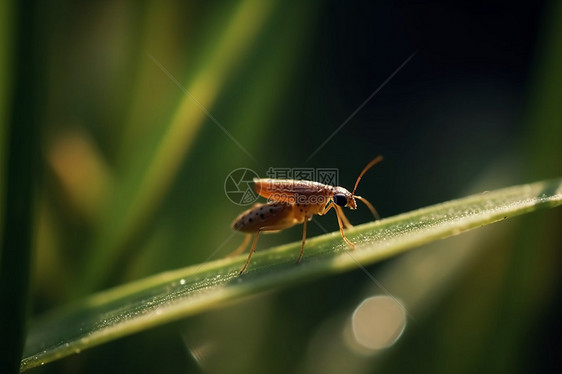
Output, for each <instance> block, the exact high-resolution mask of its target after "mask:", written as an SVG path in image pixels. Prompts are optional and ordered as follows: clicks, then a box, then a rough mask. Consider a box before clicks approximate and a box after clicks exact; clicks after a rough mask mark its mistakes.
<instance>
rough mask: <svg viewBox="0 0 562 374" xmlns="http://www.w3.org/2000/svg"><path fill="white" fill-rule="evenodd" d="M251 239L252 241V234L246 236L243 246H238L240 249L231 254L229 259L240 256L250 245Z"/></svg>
mask: <svg viewBox="0 0 562 374" xmlns="http://www.w3.org/2000/svg"><path fill="white" fill-rule="evenodd" d="M250 239H252V234H246V236H245V237H244V241H243V242H242V244H240V245H239V246H238V248H236V250H235V251H234V252H232V253H231V254H229V255H228V256H227V257H233V256H236V255H239V254H240V253H242V252H244V250H245V249H246V247H247V246H248V243H250Z"/></svg>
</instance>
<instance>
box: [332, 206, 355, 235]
mask: <svg viewBox="0 0 562 374" xmlns="http://www.w3.org/2000/svg"><path fill="white" fill-rule="evenodd" d="M334 207H335V208H336V210H337V211H338V213H339V214H340V217H341V220H342V221H343V225H344V226H345V228H346V229H350V228H352V227H353V225H352V224H351V223H350V222H349V220H348V219H347V217H346V216H345V214H344V212H343V209H342V207H341V206H339V205H334Z"/></svg>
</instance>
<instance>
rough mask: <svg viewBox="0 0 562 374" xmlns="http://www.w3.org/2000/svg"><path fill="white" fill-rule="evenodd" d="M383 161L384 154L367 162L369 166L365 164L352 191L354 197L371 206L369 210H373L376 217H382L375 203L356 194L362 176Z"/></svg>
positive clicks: (368, 206)
mask: <svg viewBox="0 0 562 374" xmlns="http://www.w3.org/2000/svg"><path fill="white" fill-rule="evenodd" d="M381 161H382V156H377V157H375V158H374V159H372V160H371V162H369V163H368V164H367V166H365V167H364V168H363V171H362V172H361V174H359V176H358V177H357V181H356V182H355V187H353V192H352V193H351V196H352V197H355V198H356V199H358V200H360V201H361V202H362V203H363V204H365V205H367V208H369V210H370V211H371V213H373V216H374V217H375V219H380V216H379V213H378V212H377V210H376V209H375V207H374V206H373V204H371V203H370V202H369V201H368V200H367V199H365V198H363V197H361V196H355V190H356V189H357V186H358V185H359V181H360V180H361V178H362V177H363V175H365V173H366V172H367V171H368V170H369V169H370V168H372V167H373V166H374V165H375V164H378V163H379V162H381Z"/></svg>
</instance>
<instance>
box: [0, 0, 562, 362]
mask: <svg viewBox="0 0 562 374" xmlns="http://www.w3.org/2000/svg"><path fill="white" fill-rule="evenodd" d="M2 7H3V8H4V9H2V12H0V14H1V15H2V18H3V19H4V21H3V22H2V23H1V24H0V28H2V31H1V32H0V35H1V36H2V37H1V39H0V40H1V49H0V126H1V128H0V142H2V149H3V150H4V151H3V152H2V154H0V157H1V158H2V159H1V161H2V163H1V165H0V172H1V173H2V177H1V178H2V183H1V184H0V185H1V186H2V187H1V188H2V190H1V192H2V194H3V195H5V194H6V192H5V191H7V190H8V191H12V190H10V189H9V188H8V187H9V186H11V185H10V183H15V182H14V181H12V180H11V179H10V178H8V174H7V171H6V170H8V169H9V168H16V169H17V168H19V169H20V170H23V171H25V172H26V173H29V174H31V175H33V176H34V178H33V180H32V183H33V192H32V193H29V194H26V195H24V196H26V197H27V200H28V201H29V202H30V203H31V204H32V205H31V206H32V213H31V218H30V220H31V222H33V223H32V226H31V227H32V231H33V233H34V235H33V245H32V248H33V250H32V253H33V257H32V258H33V262H32V264H31V265H30V269H31V270H30V273H31V287H30V288H31V291H30V292H31V297H30V300H31V315H32V316H33V315H38V314H40V313H42V312H45V311H47V310H50V309H52V308H54V307H57V306H60V305H64V304H66V303H68V302H71V301H73V300H77V299H79V298H81V297H84V296H86V295H89V294H91V293H92V292H95V291H99V290H102V289H106V288H108V287H111V286H115V285H119V284H123V283H125V282H128V281H131V280H135V279H140V278H143V277H146V276H148V275H151V274H155V273H158V272H162V271H166V270H170V269H176V268H180V267H184V266H188V265H192V264H197V263H201V262H204V261H207V260H209V259H216V258H220V257H223V256H225V255H226V254H228V253H229V252H231V251H233V250H234V249H235V248H236V247H237V246H238V245H239V244H240V243H241V241H242V235H239V234H236V235H232V230H231V228H230V224H231V222H232V220H233V219H234V218H235V217H236V216H237V214H238V213H240V212H241V211H242V210H243V209H245V207H241V206H237V205H235V204H233V203H232V202H230V201H229V199H228V197H227V196H226V195H225V192H224V181H225V178H226V177H227V175H228V174H229V173H230V172H231V171H232V170H234V169H236V168H242V167H243V168H250V169H252V170H254V171H255V172H257V173H258V174H259V175H260V176H265V173H266V172H267V170H268V169H269V168H270V167H289V168H297V167H332V168H338V170H339V181H340V184H341V185H342V186H345V187H348V188H352V186H353V183H354V182H355V178H356V177H357V175H358V173H359V172H360V171H361V169H362V167H363V166H364V165H365V164H366V163H367V162H368V161H369V160H370V159H372V158H373V157H374V156H376V155H378V154H382V155H384V157H385V160H384V162H383V163H381V164H380V165H377V166H376V167H375V168H374V169H373V170H371V171H370V172H369V173H368V174H367V175H366V176H365V177H364V179H363V181H362V183H361V184H360V186H359V189H358V194H360V195H362V196H364V197H366V198H368V199H369V200H370V201H371V202H372V203H373V204H374V205H375V206H376V207H377V209H378V211H379V212H380V213H381V215H382V216H383V217H388V216H392V215H395V214H398V213H401V212H405V211H408V210H412V209H416V208H419V207H423V206H425V205H429V204H434V203H438V202H441V201H445V200H449V199H453V198H457V197H461V196H464V195H467V194H469V193H475V192H481V191H484V190H490V189H494V188H498V187H503V186H509V185H513V184H520V183H526V182H531V181H535V180H540V179H546V178H549V177H555V176H560V175H562V162H561V160H562V110H561V108H562V72H561V70H560V68H559V67H560V66H562V30H561V25H562V22H560V20H561V19H562V6H561V5H560V2H535V3H533V4H532V5H530V4H526V5H525V6H524V7H523V6H517V5H514V4H508V5H502V4H501V3H500V2H492V3H489V2H477V3H471V4H465V5H453V4H448V3H446V2H443V3H441V2H423V1H421V2H420V1H402V2H395V3H389V2H371V1H356V2H348V3H344V2H339V1H326V2H322V1H309V2H296V1H295V2H292V1H289V2H287V1H258V0H254V1H252V0H242V1H232V2H212V1H211V2H209V1H171V0H170V1H146V2H138V3H137V2H128V1H102V2H83V3H81V2H70V1H52V2H49V3H48V4H47V3H39V4H36V3H34V2H29V3H27V2H12V3H10V2H6V3H4V5H2ZM22 50H23V51H27V54H26V53H22V52H21V51H22ZM414 53H415V55H414V56H413V58H411V60H409V61H408V62H407V63H406V64H405V65H404V66H403V67H402V68H401V69H399V71H397V69H398V68H399V67H400V66H401V65H402V64H403V63H404V62H405V61H406V60H407V59H408V58H409V57H410V56H412V54H414ZM26 56H27V57H26ZM29 56H32V58H29ZM394 73H396V74H395V75H394V76H393V77H392V79H390V80H388V81H387V79H388V78H389V77H390V76H392V75H393V74H394ZM385 82H386V84H385ZM22 84H23V86H22ZM22 87H24V88H25V87H27V89H23V88H22ZM381 87H382V88H381ZM379 88H380V90H379V91H378V92H377V93H376V95H374V96H373V97H372V99H371V100H368V101H367V102H366V100H367V99H368V98H369V97H371V95H372V94H373V93H374V92H375V91H377V90H378V89H379ZM363 104H365V105H364V106H363V107H361V106H362V105H363ZM360 107H361V110H359V111H358V112H356V110H357V109H358V108H360ZM28 111H31V113H32V114H33V115H32V116H31V117H32V118H31V119H30V121H31V123H33V124H34V125H33V126H30V127H29V129H31V131H32V132H31V133H29V134H26V136H24V137H17V136H19V135H18V132H17V130H15V129H16V128H18V126H20V124H19V122H18V121H17V120H16V119H17V118H19V115H20V114H21V113H26V112H28ZM346 121H347V123H346V124H345V126H343V127H341V129H340V130H339V131H337V133H336V134H335V136H333V138H331V139H330V140H329V141H328V142H327V143H325V145H323V143H324V142H325V141H326V139H328V138H329V137H330V136H331V135H332V134H333V133H334V131H336V130H337V129H338V128H339V127H340V125H342V124H343V123H344V122H346ZM21 139H29V142H30V144H33V145H34V146H33V152H34V154H35V156H36V160H37V161H36V162H34V163H33V164H32V165H33V166H32V167H31V169H27V168H29V166H28V165H29V163H26V164H18V162H19V161H18V159H14V158H10V157H8V156H7V155H8V154H9V150H10V149H12V150H13V149H14V148H15V149H19V148H18V147H19V144H18V142H19V141H21ZM311 155H313V156H312V157H310V156H311ZM12 188H17V186H12ZM9 197H10V192H8V198H9ZM5 201H6V200H5V199H4V200H3V201H2V204H0V207H4V206H5ZM2 212H3V214H2V218H1V222H3V223H5V222H6V221H9V220H10V215H9V210H6V209H3V210H2ZM348 217H349V218H350V220H351V221H352V223H362V222H366V221H368V220H370V219H371V217H370V213H369V211H368V209H365V207H361V206H360V207H359V209H358V210H357V211H355V212H351V213H349V214H348ZM315 220H317V221H318V222H319V223H320V224H321V226H323V227H325V228H326V229H327V230H329V231H333V230H336V229H337V222H336V218H335V216H332V215H331V214H330V215H328V216H326V217H321V218H315ZM561 224H562V214H561V211H560V209H557V210H553V211H550V212H542V213H538V214H532V215H530V216H528V217H523V218H518V219H514V220H513V221H509V220H508V221H507V222H503V223H501V224H498V225H495V226H492V227H489V228H485V229H481V230H477V231H474V232H472V233H468V234H465V235H461V236H459V237H455V238H451V239H448V240H445V241H442V242H438V243H435V244H432V245H427V246H424V248H423V249H420V250H417V251H414V253H412V254H408V255H404V256H401V257H399V258H395V259H392V260H388V261H386V262H385V263H383V264H379V265H377V266H372V267H369V268H368V271H369V272H370V273H371V274H372V275H374V277H375V278H376V279H377V280H379V281H380V282H381V283H382V284H383V285H384V287H385V288H386V289H387V291H388V292H389V293H390V294H392V295H393V296H394V297H395V298H396V299H398V300H401V301H402V302H403V304H404V306H405V307H406V309H407V310H408V312H409V316H408V324H407V326H406V329H405V331H404V333H403V334H402V335H401V337H400V338H399V339H398V341H397V342H396V344H394V345H393V346H392V347H390V348H387V349H383V350H377V351H365V350H357V349H355V348H353V344H350V343H349V342H348V340H349V338H348V337H347V335H346V334H347V333H346V331H347V330H348V324H349V319H350V316H351V314H352V312H353V310H354V309H355V308H356V307H357V306H358V305H359V304H360V303H361V301H362V300H363V299H365V298H366V297H369V296H372V295H379V294H385V291H384V290H383V289H381V288H380V287H378V286H377V285H376V284H374V283H373V281H372V280H371V279H370V278H369V277H367V276H366V275H365V273H364V272H363V271H361V270H360V269H358V270H356V271H353V272H350V273H347V274H342V275H339V276H336V277H332V278H329V279H322V280H319V281H314V282H310V283H306V284H302V285H299V286H298V287H292V288H290V289H286V290H281V291H279V292H275V293H269V294H266V295H257V296H255V297H253V298H251V299H248V300H244V301H242V302H238V303H236V304H233V305H230V306H228V307H225V308H222V309H220V310H215V311H212V312H210V313H206V314H204V315H200V316H196V317H191V318H188V319H186V320H184V321H181V322H178V323H174V324H171V325H167V326H164V327H161V328H157V329H153V330H150V331H146V332H144V333H140V334H135V335H133V336H130V337H127V338H124V339H120V340H118V341H115V342H111V343H108V344H105V345H102V346H99V347H96V348H93V349H91V350H89V351H85V352H82V353H80V354H79V355H76V356H73V357H69V358H65V359H63V360H60V361H58V362H55V363H51V364H48V365H46V366H45V367H42V368H39V369H34V371H35V372H45V373H48V372H85V373H89V372H92V373H94V372H95V373H97V372H100V371H102V370H103V371H104V372H186V371H189V372H204V373H224V372H245V373H254V372H255V373H260V372H261V373H263V372H269V373H287V372H299V373H316V372H323V373H326V372H328V373H330V372H333V373H341V372H343V371H344V370H346V371H353V372H356V373H370V372H389V371H390V372H412V371H413V370H415V371H416V372H427V373H436V372H444V373H445V372H446V373H450V372H456V373H460V372H466V373H472V372H475V371H477V370H478V371H481V372H494V373H498V372H505V373H513V372H539V371H540V372H557V370H559V369H560V367H561V366H562V362H561V361H560V357H562V356H561V353H562V339H561V336H562V326H561V325H560V321H559V315H560V312H561V307H562V304H561V303H562V298H561V296H560V293H559V292H557V290H558V289H559V287H560V286H561V279H562V278H561V276H560V272H559V269H560V265H562V261H561V257H560V249H561V247H562V245H561V243H562V233H561V231H560V227H561ZM3 227H7V226H5V225H4V226H3ZM308 227H309V237H310V236H315V235H319V234H321V233H323V231H322V229H321V228H320V227H319V226H317V225H315V224H310V225H309V226H308ZM2 235H5V233H2ZM300 236H301V231H300V228H293V229H289V230H286V231H284V232H282V233H279V234H277V235H269V236H262V237H261V238H260V241H259V244H258V250H260V249H265V248H268V247H269V246H272V245H277V244H282V243H286V242H289V241H297V240H299V239H300ZM3 260H5V257H4V258H0V261H3ZM22 289H23V290H24V289H25V282H23V286H22ZM22 292H23V291H22ZM374 317H375V318H376V316H374Z"/></svg>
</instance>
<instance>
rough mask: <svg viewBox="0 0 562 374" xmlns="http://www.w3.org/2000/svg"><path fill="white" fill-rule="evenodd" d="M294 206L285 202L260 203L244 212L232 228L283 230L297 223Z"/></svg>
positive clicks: (250, 230)
mask: <svg viewBox="0 0 562 374" xmlns="http://www.w3.org/2000/svg"><path fill="white" fill-rule="evenodd" d="M295 223H296V222H295V220H294V217H293V207H292V206H291V205H289V204H283V203H269V204H258V205H255V206H253V207H252V208H250V209H248V210H246V211H245V212H242V213H241V214H240V215H239V216H238V217H236V219H235V220H234V222H232V228H233V229H234V230H236V231H241V232H247V233H252V232H257V231H260V230H261V231H268V228H270V229H269V230H281V229H283V228H287V227H291V226H293V225H294V224H295Z"/></svg>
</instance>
